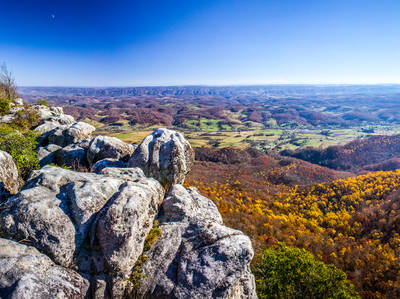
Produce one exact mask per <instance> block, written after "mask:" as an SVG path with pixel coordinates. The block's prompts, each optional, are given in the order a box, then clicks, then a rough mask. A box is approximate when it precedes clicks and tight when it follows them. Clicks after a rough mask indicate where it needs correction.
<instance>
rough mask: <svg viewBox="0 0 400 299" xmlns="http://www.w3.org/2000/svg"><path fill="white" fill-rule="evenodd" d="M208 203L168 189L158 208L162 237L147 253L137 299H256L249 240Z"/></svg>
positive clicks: (180, 189)
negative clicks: (159, 208) (225, 222)
mask: <svg viewBox="0 0 400 299" xmlns="http://www.w3.org/2000/svg"><path fill="white" fill-rule="evenodd" d="M207 201H210V200H208V199H207V198H204V197H202V196H201V195H199V194H198V193H197V192H196V190H195V189H191V190H185V188H184V187H183V186H181V185H174V186H173V187H172V189H171V190H170V193H169V195H168V197H167V198H166V199H165V201H164V203H163V205H162V211H163V213H162V216H161V218H160V220H161V225H160V229H161V231H162V235H161V237H159V238H158V240H157V241H156V242H155V244H153V246H152V247H151V249H150V250H149V251H148V252H146V253H145V254H146V257H147V259H146V262H145V263H144V265H143V266H142V277H141V280H140V286H139V288H137V289H136V290H134V295H135V296H138V297H144V298H257V295H256V293H255V282H254V277H253V275H252V274H251V272H250V269H249V265H250V261H251V259H252V257H253V248H252V245H251V242H250V240H249V238H248V237H247V236H245V235H243V234H242V233H241V232H240V231H237V230H233V229H230V228H227V227H225V226H223V225H222V220H221V216H220V215H219V213H218V210H217V208H216V206H215V205H214V204H213V203H212V202H211V201H210V203H207Z"/></svg>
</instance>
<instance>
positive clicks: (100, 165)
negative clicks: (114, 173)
mask: <svg viewBox="0 0 400 299" xmlns="http://www.w3.org/2000/svg"><path fill="white" fill-rule="evenodd" d="M110 167H116V168H122V167H126V163H125V162H124V161H121V160H117V159H111V158H107V159H103V160H100V161H97V162H96V163H94V164H93V165H92V167H91V169H90V171H91V172H94V173H101V171H102V170H103V169H104V168H110Z"/></svg>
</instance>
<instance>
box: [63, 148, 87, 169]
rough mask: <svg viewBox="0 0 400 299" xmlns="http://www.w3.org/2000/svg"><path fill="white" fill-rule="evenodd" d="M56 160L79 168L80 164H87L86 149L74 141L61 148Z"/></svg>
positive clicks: (64, 164)
mask: <svg viewBox="0 0 400 299" xmlns="http://www.w3.org/2000/svg"><path fill="white" fill-rule="evenodd" d="M55 162H56V164H57V165H61V166H70V167H73V168H74V169H79V167H80V166H83V167H85V166H87V164H88V163H87V160H86V149H84V148H82V147H80V146H79V143H74V144H70V145H67V146H66V147H63V148H61V149H60V150H59V151H57V153H56V154H55Z"/></svg>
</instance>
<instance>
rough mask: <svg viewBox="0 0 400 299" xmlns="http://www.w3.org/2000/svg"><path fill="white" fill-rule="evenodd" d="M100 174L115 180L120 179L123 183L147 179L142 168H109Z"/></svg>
mask: <svg viewBox="0 0 400 299" xmlns="http://www.w3.org/2000/svg"><path fill="white" fill-rule="evenodd" d="M99 173H100V174H104V175H107V176H110V177H113V178H118V179H121V180H123V181H133V182H135V181H137V180H139V179H142V178H146V176H145V175H144V173H143V170H141V169H140V168H138V167H136V168H116V167H107V168H103V169H102V170H101V171H100V172H99Z"/></svg>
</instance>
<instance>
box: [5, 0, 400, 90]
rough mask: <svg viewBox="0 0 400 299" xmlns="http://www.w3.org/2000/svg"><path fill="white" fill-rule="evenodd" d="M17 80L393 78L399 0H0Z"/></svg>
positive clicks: (127, 82) (396, 75) (121, 82)
mask: <svg viewBox="0 0 400 299" xmlns="http://www.w3.org/2000/svg"><path fill="white" fill-rule="evenodd" d="M0 61H3V62H6V63H7V65H8V66H9V68H10V69H11V70H12V71H13V72H14V74H15V76H16V79H17V82H18V84H20V85H35V86H142V85H187V84H208V85H225V84H264V83H265V84H268V83H400V1H398V0H379V1H378V0H376V1H369V0H364V1H358V0H347V1H345V0H343V1H342V0H335V1H333V0H332V1H331V0H318V1H317V0H315V1H314V0H301V1H300V0H296V1H294V0H293V1H290V0H280V1H279V0H274V1H270V0H264V1H261V0H242V1H235V0H231V1H227V0H186V1H174V0H171V1H170V0H163V1H152V0H143V1H128V0H114V1H91V0H52V1H40V0H36V1H31V0H30V1H20V0H13V1H10V0H0Z"/></svg>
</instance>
